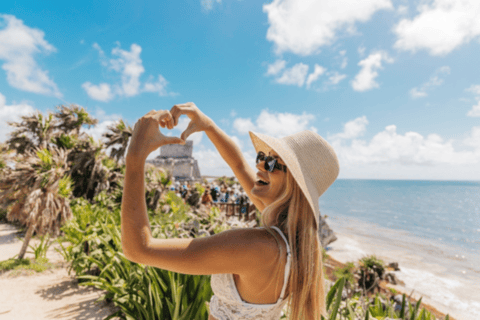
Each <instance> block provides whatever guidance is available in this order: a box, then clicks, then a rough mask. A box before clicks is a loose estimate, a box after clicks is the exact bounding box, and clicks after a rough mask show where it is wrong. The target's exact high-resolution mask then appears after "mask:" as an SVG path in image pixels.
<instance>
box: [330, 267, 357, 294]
mask: <svg viewBox="0 0 480 320" xmlns="http://www.w3.org/2000/svg"><path fill="white" fill-rule="evenodd" d="M354 271H355V264H354V263H353V262H347V263H346V264H345V266H344V267H342V268H337V269H335V270H334V272H333V274H334V275H335V277H337V278H341V277H344V278H345V286H346V287H347V288H348V289H352V287H353V286H355V277H354Z"/></svg>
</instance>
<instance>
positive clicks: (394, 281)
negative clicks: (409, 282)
mask: <svg viewBox="0 0 480 320" xmlns="http://www.w3.org/2000/svg"><path fill="white" fill-rule="evenodd" d="M385 280H387V281H388V282H389V283H391V284H395V285H397V284H401V283H403V282H402V281H400V280H399V279H398V278H397V276H396V275H395V274H394V273H387V274H386V275H385Z"/></svg>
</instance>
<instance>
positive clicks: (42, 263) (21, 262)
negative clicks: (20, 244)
mask: <svg viewBox="0 0 480 320" xmlns="http://www.w3.org/2000/svg"><path fill="white" fill-rule="evenodd" d="M52 267H53V265H52V264H51V263H50V262H48V259H47V258H39V259H35V260H34V259H15V258H11V259H8V260H4V261H0V274H1V273H3V272H5V271H9V270H32V271H36V272H43V271H45V270H47V269H51V268H52Z"/></svg>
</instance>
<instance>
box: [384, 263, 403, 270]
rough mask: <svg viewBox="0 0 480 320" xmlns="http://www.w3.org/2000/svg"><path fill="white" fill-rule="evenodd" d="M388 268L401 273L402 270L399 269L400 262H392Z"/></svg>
mask: <svg viewBox="0 0 480 320" xmlns="http://www.w3.org/2000/svg"><path fill="white" fill-rule="evenodd" d="M387 267H389V268H392V269H393V270H395V271H400V268H399V267H398V262H391V263H389V264H388V266H387Z"/></svg>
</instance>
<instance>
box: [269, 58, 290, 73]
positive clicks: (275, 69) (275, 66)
mask: <svg viewBox="0 0 480 320" xmlns="http://www.w3.org/2000/svg"><path fill="white" fill-rule="evenodd" d="M285 64H286V62H285V60H281V59H279V60H277V61H275V62H274V63H272V64H269V65H268V70H267V75H276V74H278V73H279V72H280V71H282V70H283V69H284V68H285Z"/></svg>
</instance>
